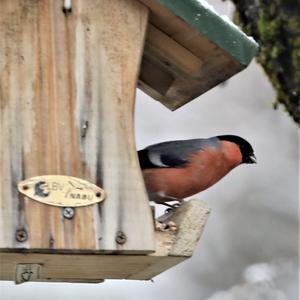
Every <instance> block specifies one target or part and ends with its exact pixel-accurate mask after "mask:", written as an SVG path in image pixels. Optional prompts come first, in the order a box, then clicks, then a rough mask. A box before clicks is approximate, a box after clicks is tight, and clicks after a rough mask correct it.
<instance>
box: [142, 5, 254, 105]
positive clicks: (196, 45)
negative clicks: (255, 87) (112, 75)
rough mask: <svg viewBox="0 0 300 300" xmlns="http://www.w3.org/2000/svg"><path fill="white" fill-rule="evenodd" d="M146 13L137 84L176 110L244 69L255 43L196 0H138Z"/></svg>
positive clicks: (250, 57) (252, 52)
mask: <svg viewBox="0 0 300 300" xmlns="http://www.w3.org/2000/svg"><path fill="white" fill-rule="evenodd" d="M140 1H141V2H142V3H143V4H145V5H146V6H148V7H149V9H150V17H149V26H148V33H147V37H146V45H145V50H144V55H143V61H142V67H141V72H140V77H139V87H140V88H141V89H142V90H143V91H145V92H146V93H147V94H149V95H150V96H151V97H153V98H154V99H156V100H158V101H160V102H161V103H163V104H164V105H165V106H167V107H168V108H170V109H172V110H175V109H177V108H179V107H180V106H182V105H184V104H186V103H187V102H189V101H191V100H193V99H195V98H196V97H198V96H199V95H201V94H203V93H205V92H206V91H208V90H209V89H211V88H213V87H214V86H216V85H217V84H219V83H221V82H223V81H225V80H226V79H228V78H230V77H231V76H233V75H234V74H236V73H238V72H239V71H241V70H242V69H244V68H245V67H246V66H247V65H248V64H249V63H250V61H251V60H252V58H253V57H254V56H255V54H256V51H257V48H258V45H257V44H256V42H255V41H254V40H253V39H251V38H249V37H247V36H246V35H245V34H244V33H243V32H242V31H241V30H239V29H238V28H237V27H236V26H234V25H233V24H231V23H230V22H228V21H226V20H225V19H224V18H223V17H221V16H219V15H218V14H217V13H216V12H214V11H213V10H211V9H210V8H209V7H208V6H207V5H206V3H205V2H203V1H197V0H185V1H182V0H140Z"/></svg>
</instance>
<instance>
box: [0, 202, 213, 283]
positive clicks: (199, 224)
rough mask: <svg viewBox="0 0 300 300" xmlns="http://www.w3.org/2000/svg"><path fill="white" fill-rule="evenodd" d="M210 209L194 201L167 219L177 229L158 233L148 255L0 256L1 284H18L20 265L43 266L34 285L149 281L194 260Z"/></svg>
mask: <svg viewBox="0 0 300 300" xmlns="http://www.w3.org/2000/svg"><path fill="white" fill-rule="evenodd" d="M209 213H210V209H209V208H208V207H207V204H206V203H204V202H202V201H199V200H191V201H189V202H186V203H184V204H183V205H182V206H181V207H179V208H178V209H177V210H176V212H175V213H173V214H170V215H169V216H167V217H166V218H165V222H169V221H172V222H174V223H175V224H176V227H177V229H176V230H175V231H174V230H170V231H156V232H155V241H156V246H155V248H156V250H155V252H154V253H152V254H148V255H112V254H110V255H103V254H96V253H88V252H87V253H81V254H72V253H70V252H66V253H64V254H56V253H52V254H49V253H26V251H24V252H23V253H9V252H6V253H5V252H2V253H0V261H1V263H2V268H1V269H0V278H1V279H2V280H15V277H16V267H17V266H18V264H21V265H28V267H29V268H30V265H31V264H38V265H40V270H39V276H38V278H35V279H34V281H66V282H101V279H102V278H105V279H140V280H147V279H151V278H153V277H154V276H156V275H158V274H160V273H161V272H163V271H165V270H167V269H169V268H170V267H172V266H174V265H176V264H178V263H180V262H182V261H184V260H185V259H187V258H189V257H191V256H192V254H193V252H194V250H195V248H196V246H197V242H198V240H199V238H200V237H201V234H202V232H203V229H204V226H205V224H206V222H207V219H208V216H209Z"/></svg>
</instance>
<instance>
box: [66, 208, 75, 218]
mask: <svg viewBox="0 0 300 300" xmlns="http://www.w3.org/2000/svg"><path fill="white" fill-rule="evenodd" d="M74 214H75V212H74V209H73V208H72V207H65V208H64V209H63V216H64V218H66V219H69V220H71V219H72V218H73V217H74Z"/></svg>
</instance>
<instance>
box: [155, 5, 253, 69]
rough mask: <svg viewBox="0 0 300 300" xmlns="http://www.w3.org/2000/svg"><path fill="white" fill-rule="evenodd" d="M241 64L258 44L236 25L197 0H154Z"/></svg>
mask: <svg viewBox="0 0 300 300" xmlns="http://www.w3.org/2000/svg"><path fill="white" fill-rule="evenodd" d="M156 1H157V2H159V3H160V4H161V5H163V6H164V7H166V8H167V9H169V10H170V11H172V12H173V13H174V14H175V15H176V16H178V17H180V18H181V19H183V20H184V21H185V22H186V23H187V24H189V25H190V26H191V27H193V28H195V29H196V30H198V31H199V32H201V33H202V34H203V35H205V36H206V37H207V38H208V39H210V40H211V41H212V42H214V43H215V44H216V45H218V46H219V47H220V48H222V49H223V50H225V51H226V52H227V53H228V54H230V55H231V56H232V57H234V58H235V59H236V60H238V61H239V62H240V63H241V64H243V65H248V64H249V63H250V62H251V60H252V59H253V57H254V56H255V55H256V52H257V50H258V44H257V43H256V42H255V41H254V40H253V39H252V38H250V37H248V36H247V35H246V34H245V33H244V32H242V31H241V30H240V29H239V28H238V27H235V26H234V25H231V24H230V23H228V22H227V21H226V20H224V19H223V18H222V17H221V16H220V15H218V14H217V13H215V12H214V11H212V10H210V9H209V8H208V7H206V6H204V5H202V4H201V3H200V2H199V1H197V0H156Z"/></svg>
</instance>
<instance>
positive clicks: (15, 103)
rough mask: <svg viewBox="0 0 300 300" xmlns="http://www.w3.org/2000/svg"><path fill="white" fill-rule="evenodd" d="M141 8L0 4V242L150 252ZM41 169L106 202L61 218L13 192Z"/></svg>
mask: <svg viewBox="0 0 300 300" xmlns="http://www.w3.org/2000/svg"><path fill="white" fill-rule="evenodd" d="M147 14H148V11H147V9H146V8H145V7H144V6H143V5H142V4H140V2H137V1H135V0H74V1H72V13H71V14H69V15H65V14H64V13H63V12H62V1H59V0H55V1H52V0H34V1H32V0H2V1H1V10H0V40H1V46H0V109H1V115H0V117H1V119H0V124H1V125H0V126H1V127H0V132H1V139H0V153H1V157H0V178H1V180H0V182H1V187H0V188H1V190H0V205H1V209H0V248H3V249H4V248H5V249H14V248H27V249H53V250H57V249H69V250H78V249H80V250H87V249H88V250H95V251H117V250H120V251H125V252H126V251H127V252H138V253H146V252H151V251H152V250H154V234H153V222H152V216H151V211H150V208H149V204H148V201H147V196H146V193H145V190H144V185H143V182H142V177H141V174H140V170H139V166H138V161H137V157H136V149H135V142H134V132H133V110H134V98H135V89H136V82H137V77H138V73H139V66H140V60H141V56H142V53H143V45H144V37H145V31H146V26H147ZM40 175H69V176H74V177H79V178H82V179H84V180H88V181H90V182H91V183H94V184H96V185H98V186H100V187H102V188H104V190H105V191H106V193H107V198H106V200H105V201H104V202H103V204H99V205H92V206H88V207H82V208H78V209H75V217H74V218H73V219H72V220H67V219H64V218H63V217H62V213H61V209H60V208H58V207H51V206H48V205H45V204H41V203H38V202H36V201H32V200H30V199H28V198H26V197H23V196H22V195H20V194H19V193H18V191H17V184H18V182H20V181H21V180H24V179H27V178H30V177H33V176H40ZM18 229H24V230H25V231H27V233H28V239H27V240H26V241H24V242H17V241H16V239H15V233H16V230H18ZM120 230H121V231H122V232H124V233H125V234H126V237H127V241H126V243H125V244H123V245H118V244H117V243H116V241H115V237H116V233H117V232H118V231H120Z"/></svg>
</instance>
